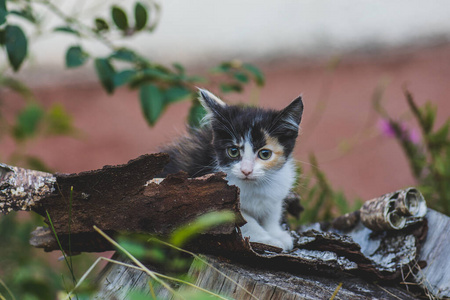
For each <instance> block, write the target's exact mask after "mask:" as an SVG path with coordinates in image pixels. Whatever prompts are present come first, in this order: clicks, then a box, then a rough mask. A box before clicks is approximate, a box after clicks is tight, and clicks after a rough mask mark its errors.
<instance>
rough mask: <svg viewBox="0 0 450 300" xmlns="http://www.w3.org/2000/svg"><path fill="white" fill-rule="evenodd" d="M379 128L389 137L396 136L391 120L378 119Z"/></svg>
mask: <svg viewBox="0 0 450 300" xmlns="http://www.w3.org/2000/svg"><path fill="white" fill-rule="evenodd" d="M378 128H379V129H380V131H381V133H382V134H384V135H385V136H387V137H395V131H394V128H392V126H391V123H390V122H389V120H386V119H380V120H379V121H378Z"/></svg>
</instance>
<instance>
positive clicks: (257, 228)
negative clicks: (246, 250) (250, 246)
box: [241, 211, 292, 249]
mask: <svg viewBox="0 0 450 300" xmlns="http://www.w3.org/2000/svg"><path fill="white" fill-rule="evenodd" d="M241 213H242V216H243V217H244V219H245V220H246V221H247V223H246V224H245V225H244V226H242V227H241V232H242V236H244V237H249V238H250V242H257V243H262V244H268V245H272V246H275V247H278V248H282V249H285V246H284V244H283V243H282V242H280V241H279V240H278V239H275V238H273V237H272V236H271V235H270V234H269V233H268V232H267V231H266V230H265V229H264V228H263V227H261V225H259V223H258V221H256V220H255V219H254V218H253V217H252V216H250V215H248V214H246V213H244V212H243V211H241ZM291 248H292V247H291Z"/></svg>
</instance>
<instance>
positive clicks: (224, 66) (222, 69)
mask: <svg viewBox="0 0 450 300" xmlns="http://www.w3.org/2000/svg"><path fill="white" fill-rule="evenodd" d="M231 68H232V65H231V63H230V62H223V63H221V64H220V65H218V66H217V67H214V68H212V69H211V72H213V73H227V72H228V71H230V70H231Z"/></svg>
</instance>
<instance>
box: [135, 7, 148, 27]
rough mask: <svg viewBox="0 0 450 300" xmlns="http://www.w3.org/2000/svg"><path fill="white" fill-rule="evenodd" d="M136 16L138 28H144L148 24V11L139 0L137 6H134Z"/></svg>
mask: <svg viewBox="0 0 450 300" xmlns="http://www.w3.org/2000/svg"><path fill="white" fill-rule="evenodd" d="M134 18H135V20H136V23H135V28H136V30H142V29H143V28H144V27H145V25H146V24H147V18H148V13H147V9H146V8H145V6H144V5H142V3H140V2H137V3H136V6H135V7H134Z"/></svg>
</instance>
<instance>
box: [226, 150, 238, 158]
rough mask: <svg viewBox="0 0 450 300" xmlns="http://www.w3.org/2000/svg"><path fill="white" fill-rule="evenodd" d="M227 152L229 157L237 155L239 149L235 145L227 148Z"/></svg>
mask: <svg viewBox="0 0 450 300" xmlns="http://www.w3.org/2000/svg"><path fill="white" fill-rule="evenodd" d="M227 154H228V156H229V157H231V158H236V157H239V149H238V148H237V147H230V148H227Z"/></svg>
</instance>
